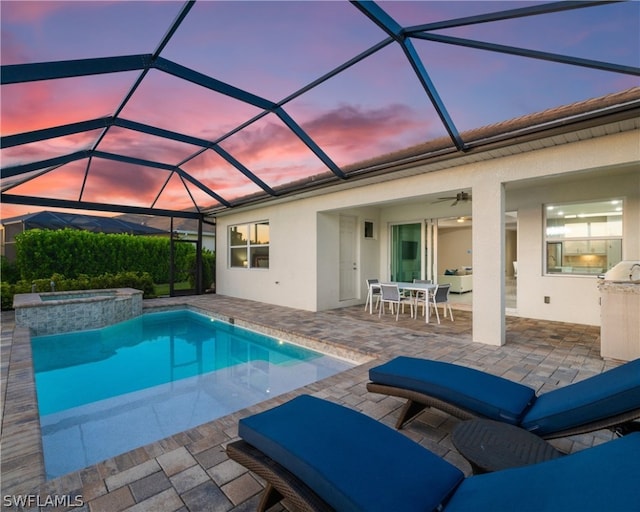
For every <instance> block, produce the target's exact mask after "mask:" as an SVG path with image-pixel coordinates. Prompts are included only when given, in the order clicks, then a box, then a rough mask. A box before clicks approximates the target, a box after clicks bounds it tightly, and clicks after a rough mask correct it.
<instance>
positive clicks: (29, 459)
mask: <svg viewBox="0 0 640 512" xmlns="http://www.w3.org/2000/svg"><path fill="white" fill-rule="evenodd" d="M179 310H188V311H193V312H195V313H199V314H202V315H205V316H207V317H210V318H216V319H219V320H221V321H225V322H228V323H230V324H233V325H238V326H240V327H243V328H246V329H251V330H254V331H256V332H260V333H262V334H266V335H269V336H272V337H276V338H283V339H286V340H287V341H290V342H291V343H294V344H297V345H300V346H303V347H305V348H309V349H312V350H316V351H319V352H321V353H324V354H326V355H330V356H334V357H338V358H341V359H346V360H349V361H351V362H353V363H354V364H355V366H356V367H357V366H360V365H362V364H365V363H367V362H370V361H372V360H375V359H376V357H377V356H376V355H374V354H370V353H365V352H358V351H356V350H353V349H350V348H347V347H344V346H341V345H339V344H337V343H331V342H327V341H326V340H320V339H314V338H312V337H309V336H302V335H298V334H293V333H289V332H287V331H285V330H281V329H276V328H273V327H270V326H267V325H264V324H260V323H258V322H251V321H247V320H244V319H240V318H235V317H233V316H229V315H225V314H221V313H217V312H215V311H211V310H208V309H205V308H200V307H198V306H194V305H192V304H172V305H168V304H166V305H162V304H149V305H144V307H143V314H144V313H157V312H163V311H179ZM347 371H348V370H347ZM341 373H344V372H341ZM323 380H324V379H323ZM5 394H6V399H5V403H4V414H3V417H2V446H1V452H2V461H1V464H2V469H1V476H2V494H3V495H20V494H23V495H26V494H29V493H32V492H34V491H35V490H37V489H38V488H40V487H41V486H42V485H43V484H45V483H47V482H52V481H56V480H58V479H64V478H65V477H66V476H67V475H63V476H60V477H56V478H54V479H52V480H47V478H46V472H45V465H44V450H43V447H42V432H41V428H40V415H39V412H38V398H37V393H36V385H35V375H34V371H33V359H32V352H31V332H30V329H29V328H27V327H20V326H17V325H16V326H15V328H14V331H13V340H12V344H11V355H10V358H9V367H8V370H7V382H6V389H5ZM275 398H277V397H275ZM238 412H239V411H237V412H235V413H231V414H229V415H225V416H222V417H221V418H216V419H212V420H210V421H211V422H213V421H218V420H221V419H223V418H225V417H234V415H236V414H237V413H238ZM207 423H209V422H207ZM196 429H198V427H194V428H193V429H189V430H188V431H187V432H189V431H191V430H196ZM171 437H173V436H169V437H168V438H165V439H166V440H168V439H170V438H171ZM163 441H164V440H163V439H159V440H158V441H155V442H154V443H150V445H153V444H156V443H162V442H163ZM140 448H143V447H140ZM117 457H118V455H116V456H114V457H112V458H111V459H114V458H117ZM103 462H104V461H103ZM100 464H102V462H99V463H97V464H94V465H91V466H97V465H100ZM91 466H89V467H91ZM85 469H86V468H85ZM82 471H83V469H81V470H77V471H74V472H72V473H70V474H69V475H70V476H71V477H72V475H74V474H76V473H80V472H82Z"/></svg>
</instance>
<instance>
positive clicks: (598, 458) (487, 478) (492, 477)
mask: <svg viewBox="0 0 640 512" xmlns="http://www.w3.org/2000/svg"><path fill="white" fill-rule="evenodd" d="M238 433H239V435H240V437H241V438H242V440H240V441H236V442H233V443H230V444H229V445H228V447H227V453H228V454H229V457H230V458H232V459H234V460H236V461H237V462H239V463H240V464H242V465H244V466H246V467H247V468H248V469H250V470H252V471H253V472H255V473H256V474H257V475H258V476H260V477H261V478H263V479H264V480H266V482H267V488H266V490H265V494H264V495H263V497H262V502H261V503H260V505H259V508H258V510H265V509H266V508H268V507H270V506H272V505H274V504H275V503H276V502H278V501H279V500H281V499H282V498H283V497H286V498H288V501H289V505H290V506H292V507H293V508H294V509H295V510H305V511H308V510H311V511H329V510H337V511H339V512H348V511H363V512H376V511H384V512H388V511H392V510H399V511H400V510H401V511H402V512H412V511H418V510H420V511H433V510H443V511H444V512H456V511H469V510H473V511H474V512H482V511H491V512H500V511H511V510H519V511H528V510H532V511H533V510H535V511H543V510H557V511H566V510H581V511H589V510H598V511H602V510H620V511H622V510H634V509H637V506H638V503H640V486H639V485H638V482H640V464H638V462H637V454H638V453H640V433H635V434H630V435H628V436H625V437H623V438H620V439H616V440H614V441H611V442H608V443H603V444H601V445H599V446H597V447H594V448H589V449H586V450H583V451H581V452H578V453H575V454H573V455H567V456H564V457H560V458H557V459H554V460H552V461H548V462H543V463H540V464H534V465H530V466H525V467H520V468H515V469H508V470H504V471H497V472H495V473H488V474H485V475H478V476H471V477H468V478H465V477H464V474H463V473H462V471H460V470H459V469H458V468H456V467H455V466H453V465H452V464H450V463H449V462H447V461H445V460H444V459H442V458H440V457H438V456H437V455H435V454H434V453H432V452H430V451H429V450H427V449H426V448H424V447H423V446H421V445H419V444H417V443H415V442H414V441H412V440H411V439H409V438H407V437H405V436H404V435H403V434H401V433H400V432H397V431H395V430H393V429H391V428H389V427H387V426H386V425H383V424H382V423H380V422H378V421H375V420H374V419H373V418H370V417H368V416H365V415H364V414H362V413H359V412H356V411H354V410H352V409H348V408H346V407H343V406H341V405H337V404H334V403H331V402H328V401H325V400H321V399H319V398H314V397H311V396H308V395H303V396H299V397H297V398H295V399H293V400H291V401H289V402H286V403H284V404H283V405H280V406H278V407H275V408H274V409H270V410H268V411H265V412H262V413H259V414H256V415H254V416H250V417H248V418H244V419H242V420H240V423H239V426H238Z"/></svg>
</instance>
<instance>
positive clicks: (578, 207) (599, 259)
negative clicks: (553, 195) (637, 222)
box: [545, 199, 623, 275]
mask: <svg viewBox="0 0 640 512" xmlns="http://www.w3.org/2000/svg"><path fill="white" fill-rule="evenodd" d="M622 213H623V202H622V200H621V199H611V200H605V201H593V202H588V203H564V204H549V205H546V207H545V228H546V233H545V242H546V244H545V246H546V257H545V272H546V273H547V274H554V275H555V274H572V275H575V274H578V275H579V274H582V275H594V274H595V275H597V274H602V273H604V272H607V271H608V270H609V269H611V268H612V267H613V266H614V265H616V264H617V263H619V262H620V261H621V260H622Z"/></svg>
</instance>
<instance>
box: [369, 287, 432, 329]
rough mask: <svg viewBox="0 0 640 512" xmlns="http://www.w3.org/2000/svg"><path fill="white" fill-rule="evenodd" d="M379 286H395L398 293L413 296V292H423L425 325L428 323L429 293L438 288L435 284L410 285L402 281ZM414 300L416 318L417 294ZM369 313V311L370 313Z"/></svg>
mask: <svg viewBox="0 0 640 512" xmlns="http://www.w3.org/2000/svg"><path fill="white" fill-rule="evenodd" d="M380 284H397V285H398V289H399V290H400V291H407V292H409V293H411V294H412V295H413V293H414V292H424V307H425V315H424V316H425V323H427V324H428V323H429V316H430V315H429V292H430V291H433V290H435V289H436V288H438V285H437V284H432V283H410V282H404V281H390V282H387V283H377V285H378V286H380ZM415 299H416V303H415V305H416V318H417V317H418V293H416V294H415ZM370 313H371V311H370Z"/></svg>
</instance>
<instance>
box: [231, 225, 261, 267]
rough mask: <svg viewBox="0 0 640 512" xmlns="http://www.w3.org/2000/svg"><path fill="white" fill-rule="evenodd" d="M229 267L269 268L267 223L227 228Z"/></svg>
mask: <svg viewBox="0 0 640 512" xmlns="http://www.w3.org/2000/svg"><path fill="white" fill-rule="evenodd" d="M229 266H230V267H231V268H269V221H261V222H248V223H246V224H237V225H235V226H229Z"/></svg>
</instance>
